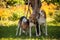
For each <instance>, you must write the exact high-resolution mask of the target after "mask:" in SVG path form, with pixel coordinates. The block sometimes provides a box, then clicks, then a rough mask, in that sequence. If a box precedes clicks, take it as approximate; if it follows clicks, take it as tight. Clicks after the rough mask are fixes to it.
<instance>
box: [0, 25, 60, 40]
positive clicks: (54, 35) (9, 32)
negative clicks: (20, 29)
mask: <svg viewBox="0 0 60 40" xmlns="http://www.w3.org/2000/svg"><path fill="white" fill-rule="evenodd" d="M16 28H17V25H11V26H9V27H8V26H0V40H20V39H29V40H30V39H32V40H35V39H36V40H38V39H41V40H52V39H54V40H57V39H60V26H56V25H48V36H45V35H41V36H39V37H36V36H35V33H34V29H33V30H32V37H29V35H25V34H22V35H21V36H16V35H15V33H16Z"/></svg>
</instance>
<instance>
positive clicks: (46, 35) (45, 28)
mask: <svg viewBox="0 0 60 40" xmlns="http://www.w3.org/2000/svg"><path fill="white" fill-rule="evenodd" d="M45 35H46V36H47V35H48V34H47V24H46V22H45Z"/></svg>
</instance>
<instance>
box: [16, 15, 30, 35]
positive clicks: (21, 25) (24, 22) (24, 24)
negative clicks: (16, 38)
mask: <svg viewBox="0 0 60 40" xmlns="http://www.w3.org/2000/svg"><path fill="white" fill-rule="evenodd" d="M28 28H29V20H28V19H27V18H26V17H25V16H22V17H21V18H20V19H19V21H18V27H17V31H16V35H18V30H19V29H20V30H19V35H21V32H23V33H26V34H27V30H28Z"/></svg>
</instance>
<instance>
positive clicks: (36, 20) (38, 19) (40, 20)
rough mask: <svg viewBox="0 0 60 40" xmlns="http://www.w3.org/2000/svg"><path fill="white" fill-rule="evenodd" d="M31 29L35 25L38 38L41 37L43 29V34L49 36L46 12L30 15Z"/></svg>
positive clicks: (41, 11)
mask: <svg viewBox="0 0 60 40" xmlns="http://www.w3.org/2000/svg"><path fill="white" fill-rule="evenodd" d="M29 21H30V27H31V24H35V28H36V36H40V35H41V29H43V32H44V33H45V35H48V34H47V24H46V13H45V11H44V10H40V11H39V12H38V13H36V12H35V13H33V14H31V15H30V19H29ZM40 25H44V26H45V28H44V27H43V28H41V26H40ZM30 36H31V32H30Z"/></svg>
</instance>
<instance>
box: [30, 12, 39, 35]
mask: <svg viewBox="0 0 60 40" xmlns="http://www.w3.org/2000/svg"><path fill="white" fill-rule="evenodd" d="M29 23H30V24H29V25H30V36H31V35H32V33H31V28H32V26H34V27H35V31H36V36H39V35H38V34H39V26H38V25H39V24H38V21H37V19H36V14H34V13H33V14H31V15H30V17H29Z"/></svg>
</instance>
